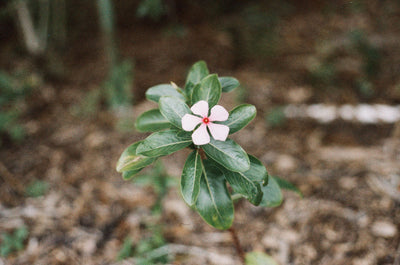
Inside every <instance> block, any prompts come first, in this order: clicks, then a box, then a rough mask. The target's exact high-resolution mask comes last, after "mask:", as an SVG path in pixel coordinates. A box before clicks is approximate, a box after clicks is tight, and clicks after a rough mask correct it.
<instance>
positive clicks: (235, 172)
mask: <svg viewBox="0 0 400 265" xmlns="http://www.w3.org/2000/svg"><path fill="white" fill-rule="evenodd" d="M238 86H239V82H238V80H237V79H235V78H233V77H218V76H217V75H216V74H210V73H209V70H208V68H207V65H206V63H205V62H204V61H199V62H197V63H195V64H194V65H193V66H192V67H191V68H190V71H189V73H188V75H187V79H186V83H185V86H184V88H183V89H182V88H180V87H178V86H177V85H175V84H174V83H171V84H160V85H157V86H153V87H151V88H149V89H148V90H147V92H146V98H147V99H148V100H151V101H154V102H156V103H158V108H156V109H152V110H149V111H146V112H144V113H142V114H141V115H140V116H139V117H138V118H137V120H136V122H135V126H136V128H137V130H139V131H141V132H152V134H151V135H150V136H148V137H147V138H146V139H144V140H142V141H139V142H136V143H133V144H132V145H130V146H129V147H128V148H127V149H125V151H124V152H123V153H122V155H121V157H120V159H119V161H118V163H117V171H118V172H121V173H122V177H123V178H124V179H125V180H128V179H131V178H132V177H133V176H135V174H137V173H138V172H139V171H141V170H142V169H143V168H144V167H146V166H148V165H150V164H152V163H153V162H154V161H155V160H156V159H157V158H159V157H162V156H166V155H169V154H172V153H174V152H176V151H179V150H181V149H184V148H190V149H191V150H192V152H191V153H190V154H189V156H188V157H187V160H186V162H185V165H184V167H183V172H182V176H181V192H182V197H183V199H184V200H185V202H186V203H187V204H188V205H189V206H190V207H191V208H192V209H194V210H196V211H197V212H198V213H199V214H200V216H201V217H202V218H203V219H204V220H205V221H206V222H207V223H208V224H210V225H211V226H213V227H215V228H218V229H228V228H230V227H231V225H232V222H233V217H234V206H233V199H232V198H241V197H243V198H246V199H247V200H248V201H249V202H250V203H252V204H254V205H261V206H266V207H274V206H278V205H279V204H280V203H281V202H282V193H281V189H280V183H281V184H282V183H283V184H285V185H286V186H285V188H288V187H289V186H290V183H287V182H285V181H283V180H280V179H278V178H275V177H272V176H269V175H268V172H267V170H266V168H265V166H264V165H263V164H262V163H261V162H260V160H258V159H257V158H256V157H254V156H252V155H249V154H247V153H246V152H245V150H243V148H242V147H241V146H240V145H239V144H237V143H236V142H235V141H233V140H232V139H229V138H228V139H226V141H218V140H214V139H211V141H210V142H209V143H208V144H205V145H200V146H196V145H194V144H193V142H192V138H191V132H187V131H184V130H183V129H182V117H183V116H184V115H185V114H190V113H191V110H190V106H192V105H193V104H195V103H196V102H199V101H201V100H204V101H207V102H208V104H209V106H210V108H211V107H212V106H215V105H216V104H217V103H218V101H219V99H220V97H221V94H222V93H226V92H230V91H232V90H233V89H235V88H236V87H238ZM255 116H256V108H255V107H254V106H253V105H250V104H243V105H240V106H237V107H235V108H234V109H233V110H231V111H230V112H229V117H228V120H226V121H223V122H220V124H224V125H227V126H228V127H229V134H233V133H236V132H238V131H239V130H241V129H243V128H244V127H245V126H246V125H247V124H249V123H250V121H252V120H253V119H254V117H255ZM291 187H292V188H293V189H295V188H294V187H293V186H291ZM289 188H290V187H289Z"/></svg>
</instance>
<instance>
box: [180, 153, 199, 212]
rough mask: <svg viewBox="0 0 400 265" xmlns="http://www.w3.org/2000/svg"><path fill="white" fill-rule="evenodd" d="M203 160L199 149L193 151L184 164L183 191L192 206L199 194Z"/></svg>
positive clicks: (187, 201)
mask: <svg viewBox="0 0 400 265" xmlns="http://www.w3.org/2000/svg"><path fill="white" fill-rule="evenodd" d="M201 173H202V161H201V158H200V154H199V151H198V150H195V151H193V152H192V153H191V154H190V155H189V156H188V158H187V160H186V162H185V165H184V166H183V172H182V177H181V191H182V196H183V199H184V200H185V202H186V203H187V204H188V205H189V206H192V205H193V204H194V203H195V202H196V200H197V196H198V195H199V191H200V179H201Z"/></svg>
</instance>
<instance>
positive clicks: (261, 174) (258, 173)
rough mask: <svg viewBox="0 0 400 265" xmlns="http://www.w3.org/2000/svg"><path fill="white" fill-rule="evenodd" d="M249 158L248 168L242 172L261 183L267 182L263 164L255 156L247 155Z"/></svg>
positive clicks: (266, 173)
mask: <svg viewBox="0 0 400 265" xmlns="http://www.w3.org/2000/svg"><path fill="white" fill-rule="evenodd" d="M248 156H249V159H250V169H249V170H247V171H246V172H244V173H245V174H246V175H247V176H248V177H249V178H250V179H252V180H254V181H257V182H261V183H262V184H263V185H267V183H268V172H267V169H266V168H265V166H264V165H263V164H262V163H261V161H260V160H258V159H257V158H256V157H255V156H252V155H248Z"/></svg>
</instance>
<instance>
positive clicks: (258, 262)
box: [245, 251, 278, 265]
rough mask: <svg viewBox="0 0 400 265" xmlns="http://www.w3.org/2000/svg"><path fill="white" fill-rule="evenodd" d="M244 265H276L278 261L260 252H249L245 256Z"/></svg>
mask: <svg viewBox="0 0 400 265" xmlns="http://www.w3.org/2000/svg"><path fill="white" fill-rule="evenodd" d="M245 264H246V265H278V263H277V262H276V261H275V260H274V259H273V258H271V257H270V256H269V255H267V254H265V253H262V252H257V251H253V252H249V253H247V254H246V258H245Z"/></svg>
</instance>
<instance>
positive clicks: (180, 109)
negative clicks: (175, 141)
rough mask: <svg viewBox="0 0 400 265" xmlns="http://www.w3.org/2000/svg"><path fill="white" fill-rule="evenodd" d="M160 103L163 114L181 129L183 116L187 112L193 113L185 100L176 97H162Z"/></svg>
mask: <svg viewBox="0 0 400 265" xmlns="http://www.w3.org/2000/svg"><path fill="white" fill-rule="evenodd" d="M158 105H159V106H160V112H161V114H162V115H163V116H164V117H165V118H166V119H167V120H169V122H170V123H172V124H173V125H174V126H176V127H178V128H180V129H182V117H183V116H184V115H185V114H188V113H189V114H190V113H192V112H191V111H190V109H189V107H188V105H186V103H185V102H183V101H182V100H180V99H177V98H174V97H161V98H160V101H159V102H158Z"/></svg>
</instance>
